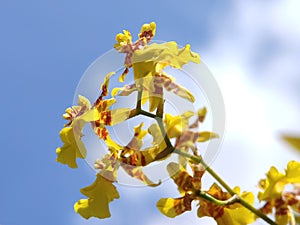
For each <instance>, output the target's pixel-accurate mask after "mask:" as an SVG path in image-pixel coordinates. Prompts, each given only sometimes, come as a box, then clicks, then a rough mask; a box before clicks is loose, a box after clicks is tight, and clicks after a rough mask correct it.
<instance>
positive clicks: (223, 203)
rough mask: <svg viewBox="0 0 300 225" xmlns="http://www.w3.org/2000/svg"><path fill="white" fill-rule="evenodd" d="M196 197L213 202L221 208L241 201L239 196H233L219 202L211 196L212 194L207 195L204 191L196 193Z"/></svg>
mask: <svg viewBox="0 0 300 225" xmlns="http://www.w3.org/2000/svg"><path fill="white" fill-rule="evenodd" d="M196 195H197V196H199V197H201V198H203V199H206V200H208V201H210V202H213V203H215V204H217V205H220V206H226V205H231V204H233V203H237V202H239V201H240V197H239V196H238V195H233V196H232V197H231V198H229V199H227V200H219V199H216V198H214V197H213V196H211V195H210V194H207V193H206V192H204V191H196Z"/></svg>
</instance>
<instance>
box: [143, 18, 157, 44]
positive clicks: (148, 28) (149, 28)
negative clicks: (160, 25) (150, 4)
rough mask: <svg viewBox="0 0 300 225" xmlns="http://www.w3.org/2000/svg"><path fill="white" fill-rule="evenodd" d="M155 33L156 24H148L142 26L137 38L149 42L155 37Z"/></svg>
mask: <svg viewBox="0 0 300 225" xmlns="http://www.w3.org/2000/svg"><path fill="white" fill-rule="evenodd" d="M155 32H156V23H154V22H151V23H150V24H144V25H143V26H142V29H141V31H140V33H139V38H140V39H143V38H145V39H146V42H149V41H150V40H151V39H152V38H153V37H154V35H155Z"/></svg>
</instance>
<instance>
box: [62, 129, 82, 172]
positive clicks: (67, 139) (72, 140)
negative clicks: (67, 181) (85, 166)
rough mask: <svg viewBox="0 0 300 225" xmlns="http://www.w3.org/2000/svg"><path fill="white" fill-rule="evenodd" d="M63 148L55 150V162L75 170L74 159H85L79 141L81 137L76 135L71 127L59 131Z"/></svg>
mask: <svg viewBox="0 0 300 225" xmlns="http://www.w3.org/2000/svg"><path fill="white" fill-rule="evenodd" d="M60 138H61V140H62V141H63V143H64V144H63V146H62V147H60V148H57V149H56V154H57V158H56V161H57V162H60V163H62V164H67V165H68V166H69V167H71V168H77V167H78V166H77V163H76V158H85V157H86V149H85V147H84V144H83V142H82V141H81V135H80V134H78V133H76V132H75V131H74V129H73V127H64V128H63V129H62V130H61V131H60Z"/></svg>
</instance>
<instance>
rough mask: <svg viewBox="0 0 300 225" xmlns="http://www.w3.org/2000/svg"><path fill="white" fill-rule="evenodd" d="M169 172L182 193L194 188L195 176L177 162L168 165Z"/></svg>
mask: <svg viewBox="0 0 300 225" xmlns="http://www.w3.org/2000/svg"><path fill="white" fill-rule="evenodd" d="M167 170H168V173H169V175H170V177H171V178H172V179H173V181H174V182H175V184H176V185H177V187H178V190H179V191H180V192H181V193H182V192H183V191H184V192H186V191H188V190H192V189H193V183H192V181H193V178H192V176H191V175H189V174H188V173H187V172H186V171H185V169H184V168H183V167H182V166H180V165H179V164H177V163H174V162H171V163H169V164H168V166H167Z"/></svg>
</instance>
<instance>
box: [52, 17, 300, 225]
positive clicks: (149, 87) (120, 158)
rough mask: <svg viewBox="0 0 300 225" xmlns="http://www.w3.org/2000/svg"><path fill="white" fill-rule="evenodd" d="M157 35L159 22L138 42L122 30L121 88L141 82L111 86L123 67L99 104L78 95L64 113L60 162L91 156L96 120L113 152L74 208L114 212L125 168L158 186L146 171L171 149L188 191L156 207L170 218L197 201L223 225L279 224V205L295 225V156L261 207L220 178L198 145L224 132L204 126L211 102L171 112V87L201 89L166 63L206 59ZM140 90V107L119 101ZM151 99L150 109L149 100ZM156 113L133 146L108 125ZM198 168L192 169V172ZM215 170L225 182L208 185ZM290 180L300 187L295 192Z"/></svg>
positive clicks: (273, 173)
mask: <svg viewBox="0 0 300 225" xmlns="http://www.w3.org/2000/svg"><path fill="white" fill-rule="evenodd" d="M155 33H156V24H155V23H154V22H152V23H150V24H144V25H143V26H142V29H141V31H140V33H139V34H138V39H137V40H136V41H135V42H133V41H132V35H131V33H130V32H129V31H128V30H124V31H123V33H119V34H117V35H116V43H115V45H114V48H115V50H116V51H118V52H119V53H122V54H125V61H124V71H123V72H122V74H121V75H120V77H119V82H120V85H121V84H122V83H123V82H125V80H126V78H127V76H129V75H132V78H133V79H131V80H132V81H133V82H132V83H129V84H125V85H122V86H121V87H114V88H113V89H112V91H110V90H109V83H110V81H111V79H113V76H114V74H115V71H112V72H110V73H108V74H107V75H106V76H105V77H104V80H103V83H102V85H101V94H100V95H99V96H98V98H97V99H96V100H95V101H94V103H93V104H91V102H90V101H89V100H88V99H87V98H85V97H83V96H81V95H80V96H78V105H77V106H72V107H70V108H67V109H66V111H65V114H63V118H64V119H65V120H67V123H66V124H65V126H64V128H62V130H61V131H60V138H61V141H62V142H63V145H62V146H61V147H59V148H57V149H56V153H57V159H56V160H57V162H59V163H62V164H66V165H68V166H69V167H70V168H77V167H78V165H77V161H76V160H77V159H78V158H82V159H84V158H86V156H87V154H88V151H87V149H86V148H85V145H84V142H83V137H84V134H83V129H84V127H85V126H86V125H87V124H89V125H90V126H91V128H92V130H93V132H94V133H95V135H97V137H98V138H99V139H100V141H102V142H103V143H104V144H105V146H106V148H107V152H106V154H105V155H104V156H102V158H100V159H95V164H94V167H95V169H96V170H97V175H96V180H95V182H94V183H93V184H92V185H90V186H87V187H85V188H82V189H81V193H82V194H83V195H85V196H86V198H83V199H80V200H79V201H77V202H76V203H75V205H74V210H75V212H77V213H78V214H80V215H81V216H82V217H84V218H85V219H88V218H90V217H97V218H107V217H110V216H111V214H110V210H109V204H110V202H112V201H113V200H114V199H118V198H120V195H119V193H118V191H117V188H116V186H115V183H117V182H118V180H119V179H118V171H119V170H120V169H122V170H124V171H125V172H126V173H127V174H128V175H129V176H131V177H132V178H134V179H137V180H139V182H142V183H143V184H145V185H148V186H151V187H156V186H158V185H160V184H161V181H152V180H151V179H149V177H148V176H147V175H146V174H145V173H144V171H143V168H144V167H146V166H148V165H149V164H151V163H153V162H156V161H159V160H165V159H167V158H169V156H170V155H171V154H175V153H176V154H178V159H177V160H176V161H175V162H170V163H169V164H168V166H167V168H166V169H167V171H168V173H169V175H170V177H171V178H172V179H173V181H174V183H175V184H176V185H177V188H178V191H179V192H180V194H181V196H180V197H177V198H171V197H169V198H161V199H160V200H158V202H157V204H156V206H157V208H158V210H159V211H160V212H161V213H162V214H164V215H166V216H168V217H171V218H173V217H176V216H179V215H181V214H182V213H184V212H186V211H190V210H191V209H192V202H196V203H197V208H198V217H200V218H201V217H205V216H208V217H212V218H214V219H215V221H216V222H217V223H218V224H219V225H229V224H230V225H246V224H250V223H252V222H254V221H255V219H257V218H258V217H260V218H262V219H264V220H265V221H266V222H268V223H269V224H276V223H275V222H274V221H272V220H271V219H270V218H268V217H267V216H266V215H267V214H270V213H273V209H274V210H275V218H276V222H277V223H278V224H280V225H286V224H288V223H291V224H293V223H294V224H295V222H294V221H295V219H294V216H293V212H294V211H295V212H299V211H300V201H299V198H300V188H299V184H300V164H299V163H298V162H296V161H291V162H290V163H289V164H288V166H287V169H286V172H285V174H283V173H280V172H279V171H278V170H277V169H276V168H275V167H272V168H271V169H270V171H269V172H268V173H267V178H266V179H264V180H261V182H260V187H261V189H262V191H261V192H260V193H259V195H258V199H259V200H260V201H263V202H264V206H263V207H262V208H261V209H260V210H257V209H255V208H254V207H253V202H254V195H253V194H252V193H250V192H240V188H239V187H236V188H234V189H231V188H230V187H229V186H228V185H227V184H226V183H225V182H224V181H223V180H222V179H221V178H220V177H218V175H217V174H216V173H215V172H214V171H213V170H212V169H211V168H209V167H208V166H207V165H206V164H205V162H204V160H203V159H202V157H201V153H200V151H199V150H198V143H201V142H206V141H213V140H212V139H214V138H218V134H216V133H214V132H211V131H203V130H202V131H200V128H201V124H202V123H203V122H204V119H205V117H206V113H207V109H206V108H205V107H203V108H201V109H199V110H198V112H192V111H186V112H184V113H182V114H180V115H172V114H170V113H168V112H164V102H165V95H164V93H165V92H171V93H173V94H175V95H176V96H178V97H179V98H183V99H185V100H186V101H189V102H191V103H193V102H195V97H194V96H193V94H192V93H191V92H190V91H189V90H188V89H187V88H185V87H183V86H182V85H180V84H178V83H176V80H175V78H174V77H172V76H171V75H169V74H167V73H166V71H165V68H166V67H171V68H175V69H181V68H182V67H183V65H185V64H187V63H190V62H191V63H200V56H199V55H198V54H197V53H194V52H192V51H191V49H190V45H189V44H187V45H186V46H185V47H183V48H178V46H177V43H176V42H173V41H172V42H165V43H151V40H152V39H153V37H154V35H155ZM133 93H135V94H136V96H137V98H136V104H135V107H133V108H129V107H128V108H113V107H112V106H114V104H115V103H116V102H117V100H119V99H122V98H123V97H126V96H129V95H131V94H133ZM146 103H148V106H149V108H148V109H147V110H146V109H145V108H146V107H145V106H144V104H146ZM139 115H140V116H144V117H148V118H151V119H152V121H153V120H155V122H154V123H152V124H150V125H149V127H147V128H146V129H144V126H145V123H144V122H141V123H139V124H136V126H135V127H134V128H133V135H132V137H130V140H129V141H128V142H127V144H125V145H122V144H120V143H118V142H117V141H116V140H114V138H113V135H111V134H110V132H109V131H110V129H108V127H111V126H114V125H116V124H118V123H121V122H124V121H125V120H129V119H131V118H133V117H136V116H139ZM147 135H148V136H150V137H151V138H152V145H151V146H150V147H145V146H144V138H145V136H147ZM189 169H190V171H192V174H190V173H189V172H188V171H189ZM207 173H210V174H211V175H212V176H213V177H214V178H215V179H216V180H217V181H218V182H219V183H220V185H221V186H222V187H223V188H225V189H226V191H225V190H223V189H222V187H221V186H219V185H218V184H217V183H213V184H212V185H211V187H210V188H209V190H203V189H202V177H203V176H204V175H205V174H207ZM287 184H292V185H293V186H294V190H291V191H287V190H286V189H285V187H286V185H287Z"/></svg>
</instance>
